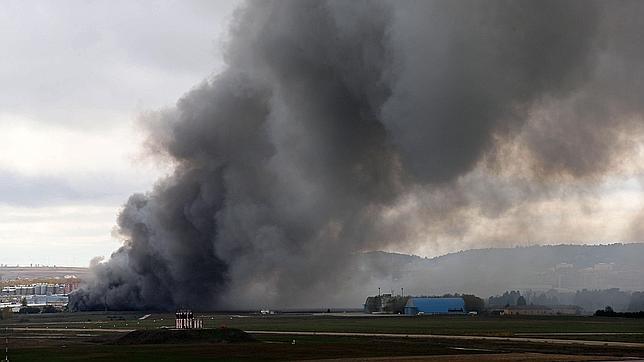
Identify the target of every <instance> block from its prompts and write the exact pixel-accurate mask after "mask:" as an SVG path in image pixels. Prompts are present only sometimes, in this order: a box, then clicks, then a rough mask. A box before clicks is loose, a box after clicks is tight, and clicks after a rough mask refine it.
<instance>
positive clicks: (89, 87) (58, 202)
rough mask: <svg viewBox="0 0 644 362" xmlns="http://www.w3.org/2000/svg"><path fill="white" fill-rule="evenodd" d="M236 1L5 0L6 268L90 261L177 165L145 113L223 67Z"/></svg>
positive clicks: (1, 73) (1, 12)
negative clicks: (122, 216)
mask: <svg viewBox="0 0 644 362" xmlns="http://www.w3.org/2000/svg"><path fill="white" fill-rule="evenodd" d="M235 4H236V2H235V1H222V0H218V1H154V2H142V1H129V0H128V1H70V0H65V1H56V2H52V1H12V0H8V1H3V2H2V4H1V5H0V8H1V9H0V44H3V51H2V55H1V56H0V84H2V86H1V87H0V250H2V252H0V264H11V265H15V264H20V265H29V264H49V265H54V264H57V265H78V266H85V265H88V263H89V260H90V259H91V258H92V257H94V256H106V257H108V256H109V255H110V253H111V252H112V251H114V250H116V249H117V248H118V247H119V246H120V244H121V241H120V240H118V239H116V238H115V237H113V236H112V229H113V228H114V225H115V219H116V216H117V214H118V212H119V210H120V209H121V207H122V205H123V204H124V202H125V201H126V200H127V197H128V196H129V195H130V194H132V193H134V192H145V191H147V190H149V189H151V187H152V186H153V184H154V182H155V180H156V179H157V178H159V177H160V176H162V175H164V174H165V173H167V172H168V169H167V168H166V167H165V166H163V165H161V164H159V163H158V162H155V161H153V160H151V159H150V158H149V157H146V156H145V153H144V151H143V149H142V138H143V134H142V132H141V129H140V128H141V127H140V126H139V119H140V118H141V117H142V115H144V114H145V113H146V112H149V111H156V110H158V109H163V108H166V107H171V106H173V105H174V104H175V102H176V101H177V99H179V98H180V97H181V95H182V94H184V93H185V92H186V91H188V90H190V89H191V88H192V87H194V86H195V85H197V84H199V83H200V82H201V81H203V80H204V79H206V78H207V77H209V76H212V75H213V74H216V73H218V72H219V71H220V70H221V68H222V66H223V61H222V54H221V49H222V44H221V43H222V41H223V40H224V39H225V34H226V31H227V27H228V23H229V22H230V19H231V18H232V12H233V10H234V7H235Z"/></svg>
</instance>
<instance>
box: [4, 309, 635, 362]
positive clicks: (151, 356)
mask: <svg viewBox="0 0 644 362" xmlns="http://www.w3.org/2000/svg"><path fill="white" fill-rule="evenodd" d="M144 314H145V313H141V312H126V313H117V312H107V313H104V312H100V313H65V314H62V313H60V314H49V315H47V314H42V315H28V316H18V315H16V316H14V318H12V319H10V320H3V321H0V338H1V337H4V335H5V333H6V334H8V336H9V344H10V357H11V358H10V360H11V361H41V360H42V361H44V360H46V361H73V360H78V361H80V360H89V359H92V360H96V361H107V360H116V359H119V360H124V361H148V360H154V361H181V360H190V361H202V360H204V361H205V360H298V359H323V358H339V357H360V358H366V357H387V356H417V355H455V354H458V355H464V354H477V355H481V356H482V355H485V354H498V353H501V354H508V353H526V352H539V353H547V354H551V355H552V356H554V355H555V354H567V355H583V356H640V357H642V356H644V349H639V348H621V347H620V348H617V347H608V346H595V347H588V346H583V347H582V346H579V345H569V346H568V345H567V346H564V345H559V346H556V345H550V344H545V343H539V344H536V343H519V342H516V341H514V342H513V341H505V340H503V341H471V340H468V341H465V340H452V339H440V340H439V339H423V340H419V339H411V338H402V337H401V338H382V337H335V336H288V335H256V338H257V339H258V341H257V342H253V343H246V342H245V343H224V344H222V343H215V344H213V343H188V344H175V345H132V346H130V345H126V346H123V345H114V344H113V342H114V340H116V339H117V338H119V337H120V336H122V335H123V334H124V333H119V332H108V331H107V330H108V329H157V328H160V327H171V326H173V325H174V315H173V314H151V315H150V316H149V317H148V318H146V319H144V320H139V318H140V317H141V316H143V315H144ZM197 316H198V317H200V318H203V319H204V321H205V324H206V327H209V328H222V327H227V328H238V329H242V330H264V331H316V332H364V333H400V334H441V335H481V336H503V337H506V336H507V337H511V336H523V335H524V334H529V335H530V336H531V337H539V336H543V338H548V337H551V338H559V339H561V338H572V339H585V340H590V339H594V340H597V339H599V340H606V341H628V342H639V343H644V334H642V333H644V322H642V321H641V320H635V319H621V318H595V317H563V318H562V317H534V318H533V317H530V318H527V317H521V318H515V317H511V318H509V317H482V316H480V317H469V316H440V317H437V316H434V317H431V316H424V317H403V316H393V317H392V316H389V317H349V316H341V315H289V314H284V315H279V314H278V315H269V316H261V315H253V314H246V315H231V314H215V313H210V314H209V313H203V314H202V313H198V314H197ZM25 328H27V329H26V330H25ZM37 328H44V329H45V330H37ZM58 329H62V330H58ZM83 329H85V330H86V331H83ZM552 333H573V335H556V337H553V336H552V335H548V334H552ZM574 333H613V334H609V335H601V334H599V335H583V334H582V335H574ZM615 333H616V334H615ZM620 333H623V334H620ZM628 333H631V334H628ZM293 339H296V343H295V344H292V341H293ZM0 342H4V338H2V339H0ZM2 347H3V346H2ZM491 356H492V355H491ZM2 357H3V356H2ZM553 359H554V357H553ZM568 359H570V358H568ZM492 360H494V359H492ZM535 360H538V359H535Z"/></svg>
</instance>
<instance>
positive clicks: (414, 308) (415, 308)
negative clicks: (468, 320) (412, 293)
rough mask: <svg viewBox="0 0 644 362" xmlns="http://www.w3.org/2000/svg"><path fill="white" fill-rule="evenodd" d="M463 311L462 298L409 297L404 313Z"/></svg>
mask: <svg viewBox="0 0 644 362" xmlns="http://www.w3.org/2000/svg"><path fill="white" fill-rule="evenodd" d="M465 312H466V311H465V301H464V300H463V298H431V297H410V298H409V299H408V300H407V304H406V305H405V314H406V315H418V314H462V313H465Z"/></svg>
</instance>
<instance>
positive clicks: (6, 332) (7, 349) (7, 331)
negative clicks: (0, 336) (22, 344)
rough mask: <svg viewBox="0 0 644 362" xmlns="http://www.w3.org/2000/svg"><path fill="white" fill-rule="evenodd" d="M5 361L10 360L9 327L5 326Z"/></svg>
mask: <svg viewBox="0 0 644 362" xmlns="http://www.w3.org/2000/svg"><path fill="white" fill-rule="evenodd" d="M3 362H9V327H5V328H4V359H3Z"/></svg>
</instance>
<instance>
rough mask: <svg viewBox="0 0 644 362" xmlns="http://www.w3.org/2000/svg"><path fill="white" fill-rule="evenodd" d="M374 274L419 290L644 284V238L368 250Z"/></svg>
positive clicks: (482, 291) (627, 287)
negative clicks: (426, 253) (428, 250)
mask: <svg viewBox="0 0 644 362" xmlns="http://www.w3.org/2000/svg"><path fill="white" fill-rule="evenodd" d="M361 258H362V259H363V260H362V261H363V263H364V265H365V268H367V269H369V270H373V273H374V278H383V277H388V278H389V280H390V281H391V282H392V283H394V284H396V285H403V284H404V285H405V288H406V289H407V290H408V291H409V292H410V293H412V292H415V293H417V294H437V293H450V292H466V293H475V294H478V295H481V296H489V295H494V294H497V293H501V292H503V291H505V290H511V289H516V290H548V289H559V290H569V291H574V290H581V289H609V288H620V289H623V290H644V262H643V261H644V243H631V244H621V243H617V244H609V245H542V246H526V247H514V248H488V249H472V250H467V251H460V252H456V253H450V254H446V255H443V256H438V257H434V258H422V257H418V256H414V255H406V254H398V253H387V252H369V253H365V254H363V255H362V256H361Z"/></svg>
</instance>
